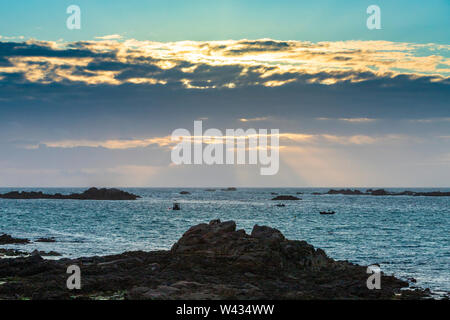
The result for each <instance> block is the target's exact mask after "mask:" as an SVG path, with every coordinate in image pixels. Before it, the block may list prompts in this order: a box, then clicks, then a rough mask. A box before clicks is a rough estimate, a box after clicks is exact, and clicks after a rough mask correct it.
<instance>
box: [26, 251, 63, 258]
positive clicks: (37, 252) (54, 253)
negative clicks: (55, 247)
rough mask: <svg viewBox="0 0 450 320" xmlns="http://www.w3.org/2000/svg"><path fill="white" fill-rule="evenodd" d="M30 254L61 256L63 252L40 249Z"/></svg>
mask: <svg viewBox="0 0 450 320" xmlns="http://www.w3.org/2000/svg"><path fill="white" fill-rule="evenodd" d="M30 255H32V256H41V257H52V256H53V257H59V256H61V254H60V253H59V252H56V251H49V252H46V251H39V250H33V251H32V252H31V253H30Z"/></svg>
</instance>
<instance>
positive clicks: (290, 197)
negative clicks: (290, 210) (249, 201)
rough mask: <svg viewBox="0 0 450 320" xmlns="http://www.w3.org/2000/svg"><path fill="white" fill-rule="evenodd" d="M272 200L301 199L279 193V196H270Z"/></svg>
mask: <svg viewBox="0 0 450 320" xmlns="http://www.w3.org/2000/svg"><path fill="white" fill-rule="evenodd" d="M272 200H302V199H300V198H297V197H295V196H286V195H281V196H276V197H275V198H272Z"/></svg>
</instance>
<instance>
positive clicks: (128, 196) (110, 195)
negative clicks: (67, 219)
mask: <svg viewBox="0 0 450 320" xmlns="http://www.w3.org/2000/svg"><path fill="white" fill-rule="evenodd" d="M0 198H3V199H22V200H24V199H66V200H68V199H72V200H136V199H137V198H140V197H139V196H137V195H135V194H132V193H128V192H125V191H122V190H119V189H114V188H112V189H106V188H103V189H97V188H90V189H88V190H86V191H84V192H83V193H72V194H69V195H63V194H60V193H56V194H45V193H43V192H41V191H39V192H35V191H31V192H25V191H22V192H18V191H12V192H8V193H5V194H0Z"/></svg>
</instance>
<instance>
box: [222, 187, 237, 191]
mask: <svg viewBox="0 0 450 320" xmlns="http://www.w3.org/2000/svg"><path fill="white" fill-rule="evenodd" d="M221 190H222V191H236V190H237V189H236V188H235V187H230V188H226V189H221Z"/></svg>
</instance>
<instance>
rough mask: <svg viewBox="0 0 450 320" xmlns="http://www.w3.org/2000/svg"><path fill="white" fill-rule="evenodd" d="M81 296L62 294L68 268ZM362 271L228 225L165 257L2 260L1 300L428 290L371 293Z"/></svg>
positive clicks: (386, 295) (269, 231) (343, 295)
mask: <svg viewBox="0 0 450 320" xmlns="http://www.w3.org/2000/svg"><path fill="white" fill-rule="evenodd" d="M70 265H77V266H79V267H80V269H81V286H82V287H81V289H80V290H68V289H67V288H66V280H67V278H68V276H69V275H68V274H67V273H66V271H67V268H68V266H70ZM369 276H370V274H368V273H367V267H366V266H359V265H355V264H352V263H350V262H347V261H335V260H333V259H332V258H330V257H328V256H327V255H326V254H325V252H324V251H323V250H321V249H315V248H314V247H313V246H311V245H310V244H308V243H306V242H305V241H297V240H288V239H286V238H285V237H284V236H283V234H282V233H281V232H280V231H278V230H276V229H273V228H270V227H265V226H258V225H255V227H254V228H253V231H252V232H251V234H250V235H249V234H246V233H245V231H244V230H236V224H235V222H233V221H227V222H221V221H220V220H213V221H211V222H210V223H208V224H206V223H203V224H199V225H196V226H193V227H191V228H190V229H189V230H188V231H187V232H185V233H184V235H183V236H182V237H181V238H180V239H179V241H178V242H177V243H175V244H174V245H173V247H172V249H171V250H168V251H152V252H143V251H136V252H125V253H123V254H119V255H111V256H104V257H88V258H78V259H66V258H64V259H60V260H45V259H43V258H42V257H41V256H40V255H39V254H34V255H32V256H29V257H17V258H12V259H0V299H133V300H139V299H188V300H190V299H200V300H203V299H423V298H429V297H430V291H429V290H422V289H419V288H415V289H408V290H403V289H405V288H408V286H409V283H408V282H406V281H404V280H400V279H398V278H396V277H394V276H388V275H385V274H383V273H382V274H381V289H379V290H376V289H375V290H369V289H368V288H367V285H366V282H367V278H368V277H369Z"/></svg>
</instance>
